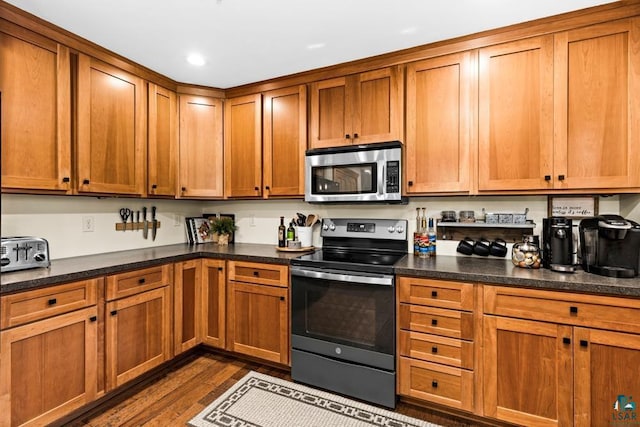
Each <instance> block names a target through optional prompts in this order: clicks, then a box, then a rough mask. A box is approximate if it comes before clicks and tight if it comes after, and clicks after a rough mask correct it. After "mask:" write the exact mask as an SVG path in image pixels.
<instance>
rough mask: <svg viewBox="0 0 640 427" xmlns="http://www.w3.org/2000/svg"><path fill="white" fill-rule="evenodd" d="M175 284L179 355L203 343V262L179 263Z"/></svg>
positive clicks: (174, 312) (174, 298)
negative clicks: (201, 325) (201, 332)
mask: <svg viewBox="0 0 640 427" xmlns="http://www.w3.org/2000/svg"><path fill="white" fill-rule="evenodd" d="M174 274H175V279H174V282H173V308H174V310H173V316H174V317H173V319H174V328H173V340H174V354H175V355H178V354H180V353H182V352H184V351H186V350H188V349H190V348H193V347H195V346H196V345H198V344H200V342H201V341H202V338H201V335H200V331H201V327H200V324H201V322H202V303H201V301H202V261H201V260H199V259H194V260H190V261H184V262H178V263H176V264H175V267H174Z"/></svg>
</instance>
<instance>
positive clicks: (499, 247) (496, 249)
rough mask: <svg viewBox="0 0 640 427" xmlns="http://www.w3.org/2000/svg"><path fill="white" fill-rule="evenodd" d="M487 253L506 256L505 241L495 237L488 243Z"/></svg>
mask: <svg viewBox="0 0 640 427" xmlns="http://www.w3.org/2000/svg"><path fill="white" fill-rule="evenodd" d="M489 255H492V256H498V257H503V258H504V257H505V256H507V242H505V241H504V240H502V239H496V240H494V241H493V242H491V244H490V245H489Z"/></svg>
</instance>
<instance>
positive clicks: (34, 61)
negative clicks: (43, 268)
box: [0, 20, 71, 193]
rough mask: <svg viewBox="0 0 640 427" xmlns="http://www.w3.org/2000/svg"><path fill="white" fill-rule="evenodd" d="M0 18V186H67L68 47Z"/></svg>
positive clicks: (33, 188) (64, 188) (60, 188)
mask: <svg viewBox="0 0 640 427" xmlns="http://www.w3.org/2000/svg"><path fill="white" fill-rule="evenodd" d="M14 31H16V32H17V30H16V29H15V27H14V26H13V25H12V24H9V23H8V22H7V21H4V20H0V93H1V94H2V97H1V105H0V111H2V123H1V124H0V128H1V129H2V190H3V191H5V190H8V191H15V190H31V191H37V190H41V191H42V190H44V191H55V192H64V193H70V191H71V65H70V55H69V49H68V48H67V47H65V46H62V45H59V44H56V43H53V42H52V41H50V40H48V39H45V38H43V37H40V36H37V35H35V34H32V33H28V32H25V31H24V30H22V31H20V37H18V36H15V37H14V36H13V35H10V34H11V33H12V32H14Z"/></svg>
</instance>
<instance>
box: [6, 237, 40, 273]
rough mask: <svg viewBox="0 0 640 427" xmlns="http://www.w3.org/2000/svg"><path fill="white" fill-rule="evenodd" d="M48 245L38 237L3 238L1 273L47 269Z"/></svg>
mask: <svg viewBox="0 0 640 427" xmlns="http://www.w3.org/2000/svg"><path fill="white" fill-rule="evenodd" d="M49 265H51V262H50V260H49V243H48V242H47V241H46V240H45V239H41V238H39V237H3V238H2V270H0V271H1V272H2V273H4V272H7V271H15V270H25V269H27V268H35V267H49Z"/></svg>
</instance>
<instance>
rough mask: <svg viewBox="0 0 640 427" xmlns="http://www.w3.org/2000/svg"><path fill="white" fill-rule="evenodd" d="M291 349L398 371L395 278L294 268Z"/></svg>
mask: <svg viewBox="0 0 640 427" xmlns="http://www.w3.org/2000/svg"><path fill="white" fill-rule="evenodd" d="M291 312H292V315H291V316H292V317H291V333H292V336H291V345H292V348H294V349H297V350H304V351H307V352H311V353H315V354H319V355H323V356H328V357H332V358H335V359H339V360H345V361H350V362H355V363H358V364H363V365H367V366H371V367H376V368H381V369H386V370H389V371H394V370H395V287H394V277H393V276H392V275H381V274H371V273H362V272H351V271H343V270H332V269H323V268H315V267H303V266H292V267H291Z"/></svg>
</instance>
